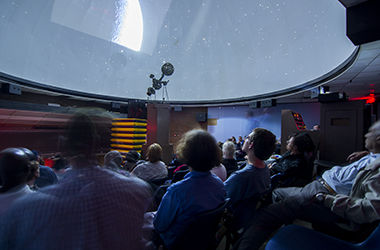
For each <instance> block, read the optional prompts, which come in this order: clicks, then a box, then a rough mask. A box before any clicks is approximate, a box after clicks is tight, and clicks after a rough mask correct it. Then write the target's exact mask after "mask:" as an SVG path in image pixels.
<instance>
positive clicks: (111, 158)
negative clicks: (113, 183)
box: [104, 150, 123, 167]
mask: <svg viewBox="0 0 380 250" xmlns="http://www.w3.org/2000/svg"><path fill="white" fill-rule="evenodd" d="M122 163H123V157H122V156H121V154H120V152H119V151H117V150H112V151H110V152H108V153H107V154H106V155H105V156H104V165H105V166H109V165H112V164H115V166H119V167H120V165H121V164H122Z"/></svg>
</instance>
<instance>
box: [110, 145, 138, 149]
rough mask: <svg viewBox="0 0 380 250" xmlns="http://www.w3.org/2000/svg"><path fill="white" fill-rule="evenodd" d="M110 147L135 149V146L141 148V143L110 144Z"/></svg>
mask: <svg viewBox="0 0 380 250" xmlns="http://www.w3.org/2000/svg"><path fill="white" fill-rule="evenodd" d="M111 147H113V148H126V149H135V148H142V145H124V144H111Z"/></svg>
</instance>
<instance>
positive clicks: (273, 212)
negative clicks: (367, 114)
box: [238, 121, 380, 249]
mask: <svg viewBox="0 0 380 250" xmlns="http://www.w3.org/2000/svg"><path fill="white" fill-rule="evenodd" d="M365 137H366V141H365V145H366V148H367V149H368V150H369V151H370V152H371V153H370V154H368V155H367V156H365V157H363V158H361V159H360V160H358V161H357V162H354V163H352V164H350V165H348V166H345V167H340V166H336V167H334V168H332V169H331V170H329V171H326V172H325V173H324V174H323V176H322V179H320V180H316V181H313V182H311V183H309V184H308V185H306V186H305V187H303V188H279V189H276V190H274V192H273V196H275V192H276V191H277V192H278V191H281V192H278V193H279V194H281V195H280V197H281V199H280V200H279V201H278V202H275V203H273V204H271V205H269V206H268V207H264V208H262V209H260V210H259V211H257V213H256V215H255V217H254V219H253V221H252V224H251V226H250V227H249V228H248V229H247V231H246V232H245V233H244V235H243V237H242V239H241V241H240V245H239V248H238V249H258V248H259V247H260V246H261V245H262V244H263V243H264V242H265V241H266V240H267V239H268V238H269V237H270V235H272V233H273V232H274V231H276V230H277V229H278V228H279V227H281V226H282V225H283V224H290V223H292V222H293V221H294V220H295V219H301V220H305V221H309V222H312V223H313V226H314V225H318V226H319V228H323V229H327V230H326V231H325V230H324V231H325V232H329V233H334V234H336V233H337V232H338V231H342V228H343V229H345V230H348V231H349V232H354V233H353V234H352V235H356V233H355V232H359V231H362V230H363V229H365V228H366V227H367V226H368V225H367V223H373V222H375V221H378V220H380V196H379V192H380V121H378V122H376V123H374V124H373V125H372V126H371V127H370V129H369V131H368V133H367V134H366V135H365ZM346 234H347V233H343V234H341V235H343V236H344V235H346ZM336 235H337V234H336Z"/></svg>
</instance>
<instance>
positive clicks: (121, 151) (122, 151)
mask: <svg viewBox="0 0 380 250" xmlns="http://www.w3.org/2000/svg"><path fill="white" fill-rule="evenodd" d="M115 150H117V151H119V152H120V153H128V152H129V151H131V150H123V149H115ZM134 150H135V151H137V152H139V153H141V149H134Z"/></svg>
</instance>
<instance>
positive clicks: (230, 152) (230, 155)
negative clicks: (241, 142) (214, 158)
mask: <svg viewBox="0 0 380 250" xmlns="http://www.w3.org/2000/svg"><path fill="white" fill-rule="evenodd" d="M222 151H223V160H222V164H223V165H224V166H225V167H226V170H227V177H229V176H230V175H231V174H232V173H233V172H235V171H236V170H237V169H238V166H237V161H236V160H235V158H234V156H235V144H234V143H233V142H231V141H226V142H225V143H223V146H222Z"/></svg>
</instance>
